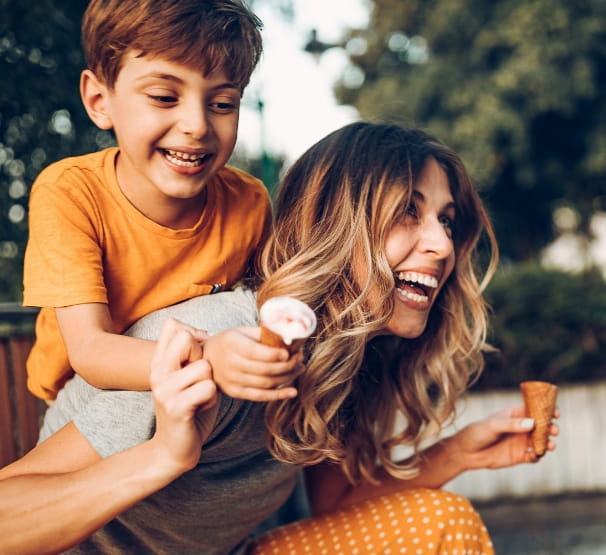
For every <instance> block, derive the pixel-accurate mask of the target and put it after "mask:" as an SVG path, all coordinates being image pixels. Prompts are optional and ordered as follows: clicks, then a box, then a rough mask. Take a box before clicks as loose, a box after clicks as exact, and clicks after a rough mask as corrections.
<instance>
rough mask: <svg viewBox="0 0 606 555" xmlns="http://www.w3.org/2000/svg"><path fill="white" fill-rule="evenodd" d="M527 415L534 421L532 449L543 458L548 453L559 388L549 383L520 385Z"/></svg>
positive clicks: (535, 382)
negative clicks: (550, 430) (550, 429)
mask: <svg viewBox="0 0 606 555" xmlns="http://www.w3.org/2000/svg"><path fill="white" fill-rule="evenodd" d="M520 389H521V390H522V395H523V397H524V404H525V405H526V413H527V414H528V416H530V418H533V419H534V429H533V430H532V435H531V438H532V448H533V449H534V452H535V454H536V455H537V456H539V457H542V456H543V455H544V454H545V452H546V451H547V442H548V441H549V428H550V426H551V420H552V418H553V411H554V409H555V405H556V397H557V395H558V388H557V386H555V385H553V384H551V383H549V382H539V381H528V382H522V383H521V384H520Z"/></svg>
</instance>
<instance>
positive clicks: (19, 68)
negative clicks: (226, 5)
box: [0, 0, 293, 302]
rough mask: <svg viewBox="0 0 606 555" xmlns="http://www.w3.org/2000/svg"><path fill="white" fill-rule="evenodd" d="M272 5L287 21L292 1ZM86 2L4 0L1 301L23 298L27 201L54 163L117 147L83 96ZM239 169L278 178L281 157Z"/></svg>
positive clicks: (270, 0)
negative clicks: (94, 121)
mask: <svg viewBox="0 0 606 555" xmlns="http://www.w3.org/2000/svg"><path fill="white" fill-rule="evenodd" d="M262 2H265V3H267V4H269V5H270V6H271V7H272V9H274V10H276V12H277V13H279V14H280V15H281V17H283V18H285V19H289V18H292V15H293V11H292V10H293V4H292V0H256V1H255V2H249V4H250V5H251V6H253V8H254V5H255V4H260V3H262ZM86 5H87V2H86V1H84V0H62V1H61V2H55V1H54V0H19V1H18V2H17V1H14V0H0V10H1V13H2V16H1V17H0V75H2V87H1V88H0V302H1V301H20V300H21V292H22V278H21V276H22V273H23V254H24V249H25V243H26V240H27V201H28V196H29V190H30V188H31V185H32V183H33V180H34V179H35V177H36V176H37V174H38V173H39V172H40V170H41V169H42V168H44V167H45V166H47V165H48V164H50V163H52V162H54V161H56V160H59V159H61V158H65V157H66V156H75V155H79V154H83V153H85V152H91V151H95V150H98V149H100V148H104V147H107V146H110V145H112V144H114V138H113V135H112V134H111V133H109V132H105V131H100V130H99V129H97V128H96V127H95V126H94V125H93V124H92V123H91V122H90V120H89V119H88V116H87V115H86V112H85V111H84V108H83V107H82V104H81V101H80V95H79V85H78V84H79V79H80V72H81V71H82V69H84V56H83V53H82V48H81V43H80V21H81V19H82V14H83V13H84V9H85V8H86ZM237 164H238V166H239V167H241V168H243V169H246V170H248V171H250V172H251V173H253V174H254V175H257V176H258V177H260V178H263V177H265V176H268V179H270V180H271V183H269V182H268V184H269V185H272V184H273V181H275V179H276V176H277V173H278V171H279V169H280V167H281V164H282V161H281V160H273V159H271V158H269V157H268V156H267V155H265V156H264V157H263V158H262V160H259V161H255V160H249V159H247V158H245V157H242V156H241V157H239V158H238V160H237Z"/></svg>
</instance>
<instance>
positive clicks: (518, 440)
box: [449, 405, 559, 469]
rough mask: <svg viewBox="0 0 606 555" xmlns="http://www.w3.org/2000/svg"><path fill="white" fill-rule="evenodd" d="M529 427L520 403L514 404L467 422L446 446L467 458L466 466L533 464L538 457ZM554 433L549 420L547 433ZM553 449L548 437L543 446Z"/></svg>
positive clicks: (532, 424) (530, 420)
mask: <svg viewBox="0 0 606 555" xmlns="http://www.w3.org/2000/svg"><path fill="white" fill-rule="evenodd" d="M558 417H559V411H558V410H557V409H556V411H554V415H553V418H558ZM533 427H534V421H533V420H532V419H531V418H527V417H526V415H525V409H524V405H517V406H515V407H512V408H509V409H506V410H503V411H500V412H498V413H496V414H494V415H492V416H490V417H488V418H487V419H485V420H481V421H478V422H473V423H472V424H469V425H468V426H466V427H465V428H463V429H462V430H461V431H460V432H458V433H457V434H455V435H454V436H452V437H451V438H450V441H451V445H450V446H449V447H450V449H452V450H453V452H455V453H458V456H461V457H462V458H463V460H465V461H467V464H466V467H467V469H475V468H504V467H507V466H513V465H516V464H520V463H533V462H536V461H537V460H538V459H539V457H537V455H535V453H534V451H533V450H532V447H531V442H530V433H531V431H532V429H533ZM558 433H559V428H558V426H557V425H556V424H553V423H552V425H551V429H550V436H557V435H558ZM555 448H556V445H555V443H554V442H553V441H552V440H551V439H550V440H549V442H548V445H547V449H548V450H549V451H553V450H554V449H555Z"/></svg>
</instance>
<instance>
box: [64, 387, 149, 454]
mask: <svg viewBox="0 0 606 555" xmlns="http://www.w3.org/2000/svg"><path fill="white" fill-rule="evenodd" d="M74 424H75V425H76V428H78V430H79V431H80V433H81V434H82V435H83V436H84V437H85V438H86V439H87V440H88V442H89V443H90V444H91V445H92V446H93V447H94V449H95V451H97V453H99V455H101V456H102V457H109V456H110V455H113V454H114V453H119V452H120V451H124V450H126V449H129V448H130V447H133V446H135V445H138V444H139V443H143V442H144V441H146V440H148V439H149V438H151V437H152V436H153V435H154V430H155V416H154V404H153V400H152V396H151V393H150V392H149V391H100V392H99V393H98V395H95V397H94V398H93V399H92V400H91V402H90V403H89V404H88V406H87V407H86V411H81V412H79V413H78V414H77V415H76V416H75V417H74Z"/></svg>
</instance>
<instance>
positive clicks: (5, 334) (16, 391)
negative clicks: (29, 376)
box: [0, 303, 46, 467]
mask: <svg viewBox="0 0 606 555" xmlns="http://www.w3.org/2000/svg"><path fill="white" fill-rule="evenodd" d="M36 314H37V310H33V309H27V308H23V307H21V306H20V305H17V304H16V303H0V322H1V327H0V467H3V466H5V465H7V464H9V463H11V462H13V461H14V460H16V459H18V458H19V457H21V456H22V455H24V454H25V453H27V452H28V451H29V450H30V449H31V448H32V447H33V446H34V445H35V444H36V441H37V440H38V431H39V429H40V423H41V418H42V415H43V414H44V410H45V409H46V404H45V403H44V401H41V400H40V399H38V398H36V397H34V396H33V395H32V394H31V393H30V392H29V391H28V389H27V385H26V372H25V361H26V359H27V355H28V353H29V351H30V349H31V346H32V344H33V342H34V333H33V322H34V319H35V316H36Z"/></svg>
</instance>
